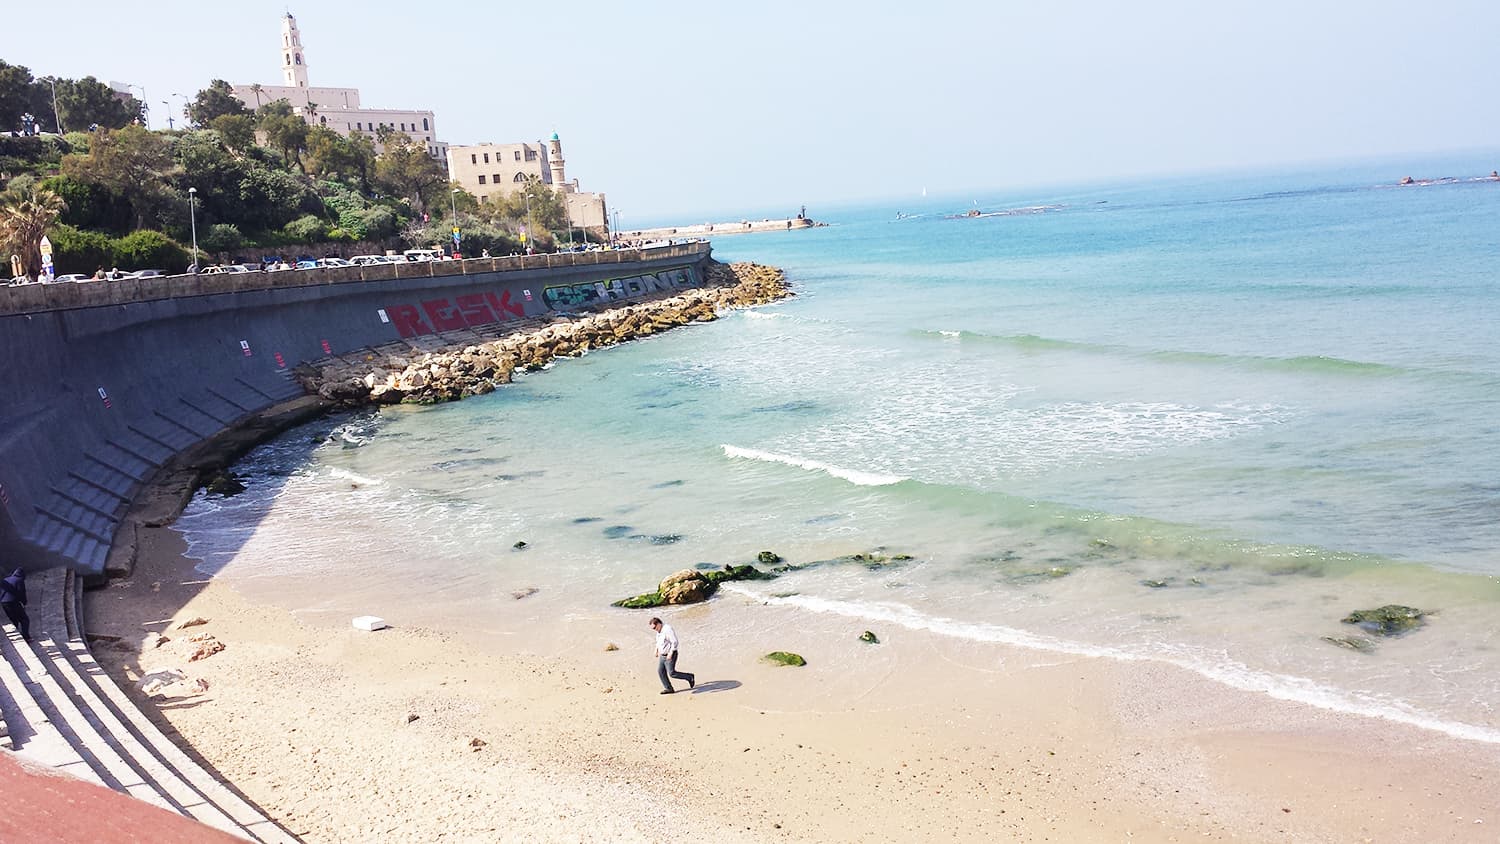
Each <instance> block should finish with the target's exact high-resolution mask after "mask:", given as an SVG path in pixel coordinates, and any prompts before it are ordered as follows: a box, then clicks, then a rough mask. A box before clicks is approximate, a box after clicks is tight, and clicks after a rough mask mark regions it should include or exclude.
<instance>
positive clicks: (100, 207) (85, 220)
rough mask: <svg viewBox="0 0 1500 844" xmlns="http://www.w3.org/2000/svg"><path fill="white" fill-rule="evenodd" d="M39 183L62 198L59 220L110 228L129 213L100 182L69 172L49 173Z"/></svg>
mask: <svg viewBox="0 0 1500 844" xmlns="http://www.w3.org/2000/svg"><path fill="white" fill-rule="evenodd" d="M42 187H44V188H46V189H48V190H50V191H52V192H53V193H55V194H57V195H58V196H60V197H62V198H63V202H64V203H65V204H66V206H67V207H66V208H65V209H64V210H63V214H62V222H64V223H67V224H68V225H70V226H77V227H78V228H80V229H103V230H112V229H119V228H122V226H121V225H120V223H121V222H122V221H125V220H128V219H129V217H130V208H129V206H127V205H125V203H124V202H122V201H121V200H120V197H118V196H116V195H115V194H113V193H111V192H110V190H109V189H108V188H106V187H104V186H103V185H96V184H93V183H92V182H83V181H79V180H78V179H74V178H72V177H70V176H52V177H51V178H48V179H46V180H44V181H43V182H42Z"/></svg>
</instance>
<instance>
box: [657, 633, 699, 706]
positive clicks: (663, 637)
mask: <svg viewBox="0 0 1500 844" xmlns="http://www.w3.org/2000/svg"><path fill="white" fill-rule="evenodd" d="M651 629H652V630H655V631H656V676H658V677H660V678H661V684H662V690H661V693H662V694H664V695H669V694H671V693H672V692H675V691H677V690H676V689H674V688H672V680H671V679H668V678H674V679H677V680H686V681H687V684H688V688H689V689H691V688H693V687H694V686H696V685H698V683H697V680H696V679H695V678H694V676H693V675H692V674H688V673H686V672H682V671H678V670H677V631H675V630H673V629H672V625H670V624H665V623H663V622H662V620H661V619H659V618H653V619H651Z"/></svg>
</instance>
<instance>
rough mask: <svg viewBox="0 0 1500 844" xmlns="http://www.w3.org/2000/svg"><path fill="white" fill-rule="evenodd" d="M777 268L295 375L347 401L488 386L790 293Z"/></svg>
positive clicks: (714, 271) (724, 272)
mask: <svg viewBox="0 0 1500 844" xmlns="http://www.w3.org/2000/svg"><path fill="white" fill-rule="evenodd" d="M791 295H792V291H791V289H790V288H789V287H788V286H787V283H786V278H785V276H784V274H783V273H782V272H781V270H779V269H776V268H775V267H768V266H765V265H762V264H753V263H749V262H741V263H735V264H721V263H719V262H717V261H715V262H712V263H710V264H709V265H708V269H707V271H706V273H705V284H704V286H703V287H698V288H693V289H691V290H688V291H686V292H684V293H680V294H677V295H675V296H671V297H668V298H662V299H654V300H650V301H645V302H638V303H635V304H630V305H621V306H619V307H614V308H609V309H607V310H600V311H597V312H595V313H589V314H584V315H582V316H576V317H557V318H555V319H553V320H552V321H551V322H549V323H547V324H546V325H542V326H537V325H535V324H532V325H531V326H529V327H527V328H522V329H519V330H517V331H515V332H513V333H511V334H509V335H506V336H504V337H501V338H499V339H496V340H492V341H488V342H484V343H477V344H470V345H464V346H461V347H454V348H451V349H445V350H442V351H436V352H422V353H413V354H409V355H406V354H386V355H381V354H366V355H364V356H362V357H361V359H359V360H357V361H352V362H351V361H350V360H348V359H347V358H335V359H332V360H322V361H318V362H316V363H314V364H311V365H307V366H303V367H301V368H299V370H298V373H297V374H298V377H299V379H300V380H301V381H302V384H303V386H304V387H306V388H307V390H308V391H309V392H312V393H316V394H318V395H320V396H322V397H323V398H326V399H331V400H333V401H337V402H340V403H342V404H346V405H366V404H372V403H373V404H396V403H398V402H408V403H414V404H436V403H438V402H446V401H455V400H457V399H461V398H464V397H466V396H477V395H482V394H484V393H488V392H491V391H493V390H494V389H495V387H497V386H499V385H501V384H508V383H510V380H511V376H512V374H513V373H514V372H515V371H516V370H517V369H521V370H523V371H524V370H531V369H540V368H542V367H543V366H546V365H547V364H548V363H549V362H551V361H552V360H554V359H556V358H559V357H569V356H572V355H578V354H582V353H584V352H587V351H589V350H590V349H599V348H604V347H606V346H613V345H615V344H617V343H624V342H627V341H629V340H633V339H635V338H637V337H648V336H650V335H652V334H656V333H658V332H660V331H665V330H667V329H669V328H675V327H677V326H679V325H687V324H689V323H694V322H709V321H712V320H715V319H718V318H719V315H720V314H722V313H723V312H725V311H727V310H731V309H734V308H741V307H749V306H752V305H761V304H765V303H767V302H773V301H776V300H777V299H782V298H785V297H787V296H791Z"/></svg>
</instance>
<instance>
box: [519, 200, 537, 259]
mask: <svg viewBox="0 0 1500 844" xmlns="http://www.w3.org/2000/svg"><path fill="white" fill-rule="evenodd" d="M528 187H530V186H529V185H528ZM522 195H523V196H525V197H526V234H527V237H529V238H530V240H529V241H527V243H526V254H528V255H529V254H531V253H532V252H535V251H536V245H535V244H536V226H535V225H533V224H532V222H531V191H529V190H528V191H525V192H524V193H523V194H522Z"/></svg>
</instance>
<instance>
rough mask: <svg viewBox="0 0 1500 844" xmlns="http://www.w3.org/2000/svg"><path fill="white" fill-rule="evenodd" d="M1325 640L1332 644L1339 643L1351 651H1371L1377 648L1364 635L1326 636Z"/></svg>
mask: <svg viewBox="0 0 1500 844" xmlns="http://www.w3.org/2000/svg"><path fill="white" fill-rule="evenodd" d="M1323 641H1325V642H1327V643H1329V644H1330V645H1338V646H1339V647H1341V648H1347V649H1349V650H1351V651H1359V652H1360V653H1369V652H1370V651H1373V650H1375V643H1374V642H1372V641H1370V640H1369V639H1366V638H1365V637H1363V636H1324V637H1323Z"/></svg>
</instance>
